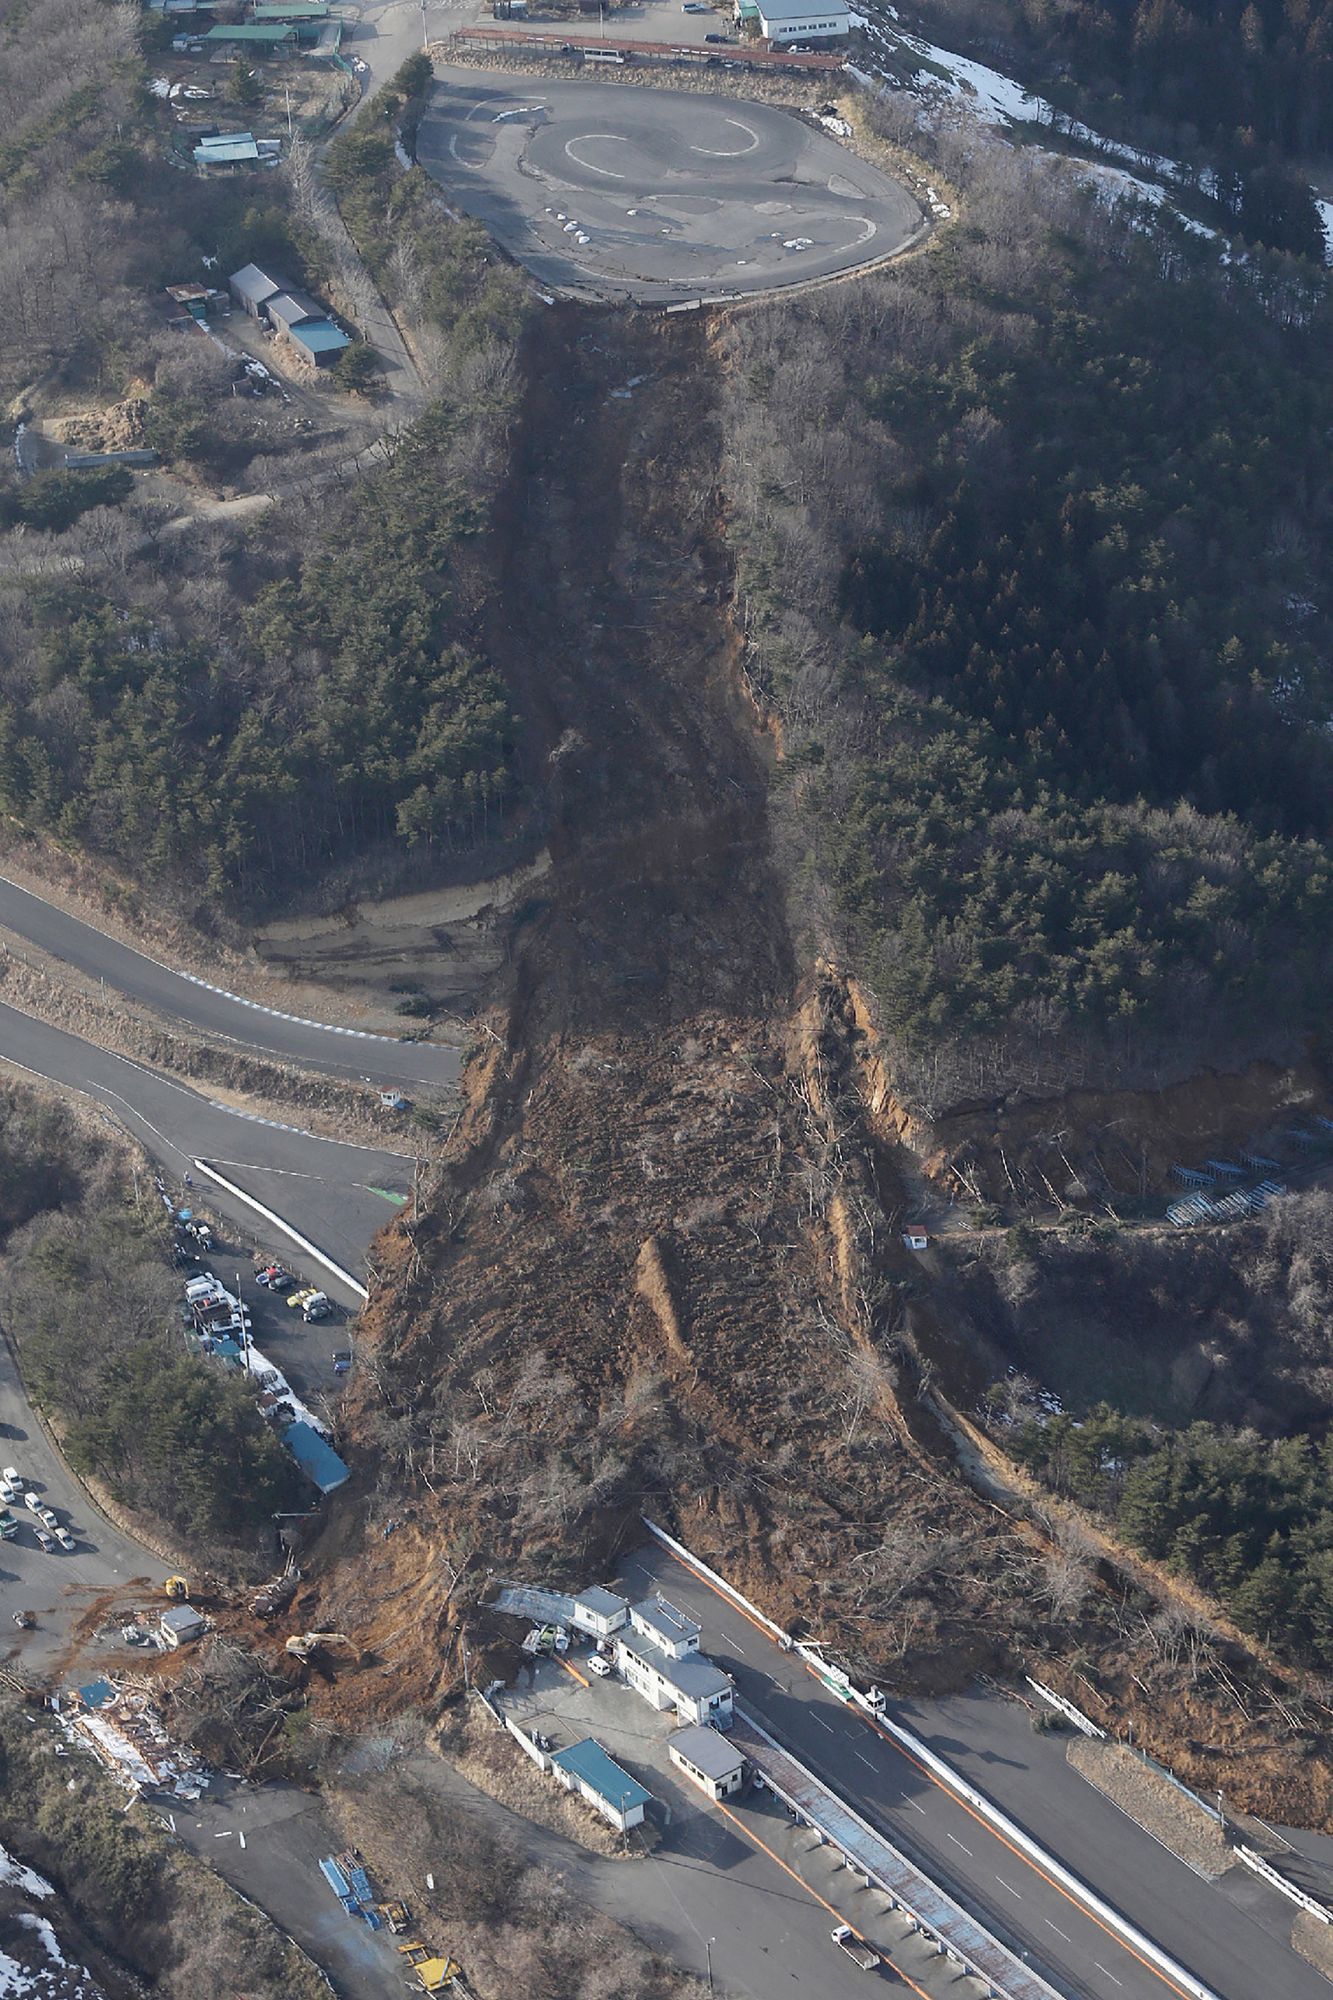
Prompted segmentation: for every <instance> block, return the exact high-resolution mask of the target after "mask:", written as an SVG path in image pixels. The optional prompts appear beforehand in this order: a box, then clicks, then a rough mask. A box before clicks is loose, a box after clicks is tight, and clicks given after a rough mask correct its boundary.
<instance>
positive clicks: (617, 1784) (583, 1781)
mask: <svg viewBox="0 0 1333 2000" xmlns="http://www.w3.org/2000/svg"><path fill="white" fill-rule="evenodd" d="M551 1769H552V1770H553V1771H554V1772H555V1773H556V1775H557V1777H558V1778H559V1779H560V1781H561V1783H562V1784H564V1785H565V1786H566V1788H567V1789H568V1790H569V1791H571V1792H574V1791H577V1792H580V1793H581V1794H582V1795H583V1797H584V1798H585V1799H586V1800H587V1801H588V1804H589V1805H591V1806H596V1808H597V1810H598V1812H600V1813H601V1815H602V1817H603V1818H604V1819H609V1820H610V1822H611V1824H612V1826H617V1827H619V1828H620V1831H621V1832H622V1833H626V1832H628V1831H629V1829H630V1827H632V1826H637V1825H638V1824H639V1822H640V1820H641V1819H642V1818H643V1809H644V1807H645V1806H646V1805H651V1804H652V1798H653V1795H652V1793H651V1792H649V1791H645V1790H644V1788H643V1786H642V1785H641V1784H640V1783H639V1781H638V1779H637V1778H631V1776H630V1774H629V1772H628V1771H622V1770H621V1768H620V1766H619V1764H617V1763H616V1761H615V1759H614V1758H613V1757H609V1756H608V1755H607V1753H606V1751H605V1750H604V1749H603V1748H602V1746H601V1744H600V1743H598V1742H597V1741H596V1739H595V1738H594V1737H591V1736H585V1737H584V1739H583V1741H582V1742H581V1743H572V1744H571V1745H570V1747H569V1749H568V1750H558V1751H557V1752H556V1754H555V1756H554V1757H552V1759H551Z"/></svg>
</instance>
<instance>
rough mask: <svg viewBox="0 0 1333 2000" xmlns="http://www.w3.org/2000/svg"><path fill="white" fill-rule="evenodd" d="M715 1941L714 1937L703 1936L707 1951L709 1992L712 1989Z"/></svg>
mask: <svg viewBox="0 0 1333 2000" xmlns="http://www.w3.org/2000/svg"><path fill="white" fill-rule="evenodd" d="M716 1943H717V1939H716V1938H705V1940H704V1950H705V1951H706V1952H707V1953H708V1991H709V1993H710V1994H711V1993H712V1991H713V1946H714V1945H715V1944H716Z"/></svg>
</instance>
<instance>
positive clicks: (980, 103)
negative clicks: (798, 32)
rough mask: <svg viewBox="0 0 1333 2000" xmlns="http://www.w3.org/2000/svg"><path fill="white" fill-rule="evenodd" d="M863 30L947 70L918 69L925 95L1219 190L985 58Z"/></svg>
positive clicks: (1212, 233) (1003, 125)
mask: <svg viewBox="0 0 1333 2000" xmlns="http://www.w3.org/2000/svg"><path fill="white" fill-rule="evenodd" d="M880 12H881V15H888V16H890V17H891V18H892V19H894V20H896V19H897V13H896V11H895V10H894V9H893V8H892V7H886V8H883V9H881V10H880ZM860 19H861V17H860V16H858V17H857V20H856V22H854V23H853V25H854V26H855V25H857V23H858V22H859V21H860ZM865 29H866V33H867V35H868V36H869V37H870V39H871V41H879V42H882V43H884V45H885V47H886V48H889V49H892V48H895V47H897V48H901V49H903V50H905V51H906V52H907V54H909V55H914V56H916V57H918V58H919V59H920V60H921V61H922V62H928V63H932V64H934V65H935V67H936V68H938V69H942V70H945V71H947V73H948V81H947V82H945V81H944V80H942V79H941V78H940V77H938V76H936V75H935V74H934V71H933V70H931V69H921V70H918V71H917V73H916V76H915V78H914V79H913V81H914V82H915V84H916V86H917V88H918V89H919V90H921V91H922V92H923V93H924V94H927V95H929V94H930V93H931V92H932V91H934V92H941V91H942V92H945V93H947V95H949V96H950V97H954V98H958V99H959V100H961V101H962V102H964V103H966V105H967V107H968V109H969V110H970V111H971V112H972V113H973V115H974V116H975V117H977V118H980V119H981V120H982V122H983V123H984V124H987V125H995V126H998V127H999V128H1000V129H1001V130H1004V131H1007V130H1008V129H1009V128H1010V127H1011V126H1013V125H1015V124H1030V125H1050V126H1052V127H1055V126H1057V125H1058V126H1059V129H1060V131H1061V132H1062V133H1064V134H1065V135H1066V136H1067V137H1068V138H1070V139H1073V140H1075V141H1077V143H1078V144H1080V145H1084V146H1088V147H1090V148H1091V149H1092V150H1093V151H1094V152H1096V153H1097V154H1098V155H1099V156H1100V159H1099V162H1098V164H1099V165H1100V164H1101V162H1102V161H1108V160H1110V161H1117V162H1119V163H1120V164H1121V165H1122V166H1124V167H1126V168H1131V169H1132V168H1136V167H1137V168H1138V169H1140V171H1141V172H1143V173H1146V174H1151V175H1152V176H1154V179H1155V180H1156V181H1165V182H1166V183H1167V184H1168V186H1170V185H1175V186H1177V187H1188V186H1191V185H1193V186H1197V187H1198V188H1199V190H1200V192H1201V193H1202V194H1204V195H1206V196H1213V195H1215V194H1216V193H1217V175H1216V173H1215V172H1214V171H1213V169H1212V168H1210V167H1205V168H1201V169H1199V170H1198V171H1197V172H1195V171H1192V170H1191V169H1190V168H1188V167H1185V166H1183V165H1182V164H1181V162H1180V161H1179V160H1172V159H1169V158H1167V157H1166V156H1165V155H1164V154H1161V153H1150V152H1145V151H1144V150H1143V149H1142V148H1141V147H1138V146H1128V145H1125V144H1124V143H1123V142H1122V141H1120V140H1118V139H1108V138H1106V137H1105V136H1104V134H1102V133H1101V132H1097V131H1094V129H1093V128H1092V126H1091V125H1084V124H1082V123H1081V122H1080V121H1079V120H1077V119H1070V120H1061V118H1060V115H1059V114H1058V113H1057V112H1056V110H1055V107H1054V106H1053V105H1052V104H1050V103H1049V102H1048V101H1047V99H1046V98H1044V97H1038V96H1036V95H1034V93H1033V92H1032V91H1030V90H1027V89H1025V87H1024V86H1023V85H1022V84H1021V83H1019V82H1018V80H1017V79H1016V78H1015V77H1012V76H1005V75H1003V74H1002V72H1001V71H999V70H996V69H990V68H988V66H987V65H986V64H985V63H979V62H972V61H971V60H970V59H969V58H968V57H967V56H959V55H955V54H954V53H953V51H952V50H951V49H941V48H936V46H935V45H934V43H933V42H927V41H925V40H924V39H923V38H922V37H921V36H920V35H910V34H908V33H906V32H905V30H903V29H901V28H895V29H892V30H889V29H887V28H885V27H884V26H882V25H880V24H877V23H876V22H875V21H866V22H865ZM847 67H848V73H849V75H851V76H852V77H854V78H855V79H856V81H857V82H858V83H863V84H867V85H869V86H870V87H871V88H877V87H878V80H877V79H873V78H871V77H868V76H867V75H866V73H865V71H864V70H859V69H856V68H854V67H853V66H852V65H851V64H850V63H849V64H848V66H847ZM1124 178H1125V180H1126V182H1133V184H1134V188H1135V190H1136V191H1137V192H1138V193H1140V194H1142V195H1143V197H1144V199H1145V200H1147V201H1150V202H1152V204H1153V206H1154V207H1160V206H1161V205H1162V203H1163V200H1164V195H1163V190H1162V188H1161V187H1155V186H1153V185H1151V184H1150V183H1148V182H1146V181H1142V180H1138V179H1137V178H1136V177H1135V176H1134V174H1133V173H1128V174H1126V175H1125V177H1124ZM1168 206H1169V208H1170V212H1171V213H1172V214H1173V215H1174V216H1176V218H1177V219H1178V220H1179V221H1180V222H1182V223H1183V224H1184V226H1185V227H1186V229H1188V230H1190V231H1191V232H1192V233H1193V234H1194V235H1196V236H1207V237H1209V238H1211V239H1212V240H1213V241H1214V242H1218V243H1221V242H1224V241H1225V238H1224V237H1222V236H1221V235H1220V233H1219V232H1218V231H1217V230H1215V229H1209V228H1208V227H1207V226H1206V224H1204V223H1202V222H1195V221H1194V220H1193V219H1192V217H1190V216H1187V215H1182V214H1181V213H1180V210H1179V209H1177V208H1175V207H1174V206H1171V205H1169V204H1168ZM1318 208H1319V213H1320V217H1321V219H1322V221H1323V225H1324V236H1325V239H1326V242H1327V245H1328V250H1327V261H1328V262H1329V263H1333V201H1319V203H1318Z"/></svg>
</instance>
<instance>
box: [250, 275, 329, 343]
mask: <svg viewBox="0 0 1333 2000" xmlns="http://www.w3.org/2000/svg"><path fill="white" fill-rule="evenodd" d="M264 316H265V318H266V319H268V320H270V321H272V322H276V324H277V325H279V326H284V327H286V328H287V330H288V331H289V332H290V331H291V329H292V327H294V326H298V325H299V324H300V322H301V321H302V320H303V319H323V318H324V317H325V314H324V312H323V311H322V310H321V308H320V307H319V306H317V305H316V304H315V302H314V300H313V299H308V298H306V296H305V294H304V293H303V292H298V291H295V290H293V289H292V288H291V287H290V286H289V287H288V288H287V290H286V291H282V292H278V293H276V294H275V295H274V296H273V297H272V298H271V299H265V301H264Z"/></svg>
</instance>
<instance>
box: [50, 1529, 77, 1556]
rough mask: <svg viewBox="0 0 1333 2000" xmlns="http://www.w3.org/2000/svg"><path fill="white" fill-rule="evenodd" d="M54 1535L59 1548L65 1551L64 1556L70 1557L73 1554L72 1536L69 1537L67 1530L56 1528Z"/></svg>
mask: <svg viewBox="0 0 1333 2000" xmlns="http://www.w3.org/2000/svg"><path fill="white" fill-rule="evenodd" d="M54 1533H55V1538H56V1540H57V1541H58V1542H59V1544H60V1546H61V1548H62V1549H63V1550H64V1551H65V1553H66V1555H72V1554H73V1552H74V1537H73V1535H71V1533H70V1531H69V1529H68V1528H56V1529H55V1530H54Z"/></svg>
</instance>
